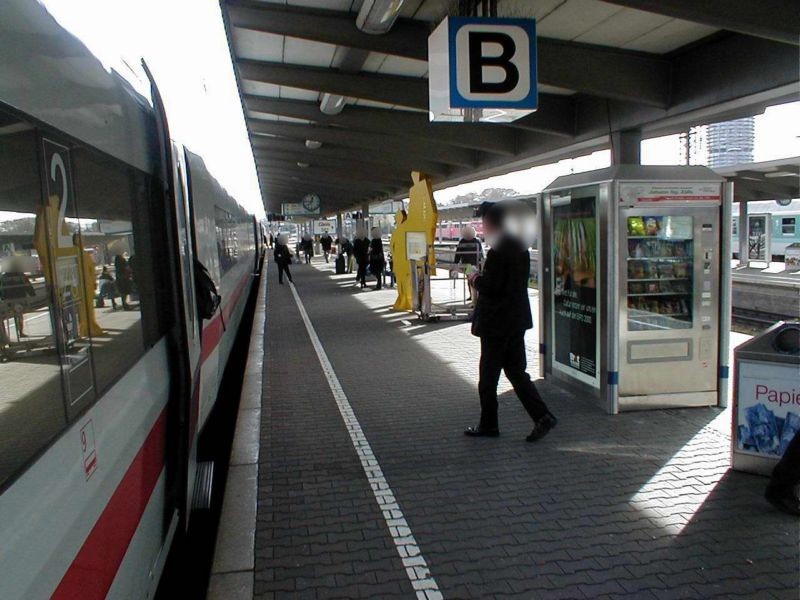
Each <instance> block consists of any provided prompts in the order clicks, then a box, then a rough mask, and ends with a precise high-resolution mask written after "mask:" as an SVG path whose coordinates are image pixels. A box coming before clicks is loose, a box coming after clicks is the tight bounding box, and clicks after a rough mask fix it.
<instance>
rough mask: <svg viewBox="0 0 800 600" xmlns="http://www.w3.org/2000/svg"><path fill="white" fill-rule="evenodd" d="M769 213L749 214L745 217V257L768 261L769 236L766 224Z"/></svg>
mask: <svg viewBox="0 0 800 600" xmlns="http://www.w3.org/2000/svg"><path fill="white" fill-rule="evenodd" d="M768 223H769V215H749V216H748V217H747V258H748V260H754V261H758V262H768V258H767V251H768V249H769V237H768V232H767V224H768Z"/></svg>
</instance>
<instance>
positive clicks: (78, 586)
mask: <svg viewBox="0 0 800 600" xmlns="http://www.w3.org/2000/svg"><path fill="white" fill-rule="evenodd" d="M251 276H252V275H251V274H250V273H247V274H246V275H244V276H243V277H242V278H241V280H240V281H239V283H238V284H237V286H236V289H235V290H234V292H233V294H232V296H231V301H230V302H227V303H226V304H225V307H224V308H223V309H222V314H221V315H217V316H216V317H215V318H214V319H213V320H212V321H211V322H210V323H209V324H208V326H206V328H205V329H203V345H202V354H201V357H200V365H202V364H203V363H204V362H205V361H206V359H207V358H208V357H209V356H210V355H211V353H212V352H213V351H214V349H215V348H216V347H217V346H218V345H219V342H220V340H221V339H222V335H223V333H224V329H223V327H222V319H223V318H224V319H226V320H227V319H228V318H230V316H231V315H232V314H233V310H234V309H235V308H236V305H237V304H238V302H239V298H240V297H241V295H242V291H243V290H244V288H245V284H246V283H247V281H248V279H250V277H251ZM199 390H200V382H199V377H198V378H196V381H195V385H194V390H193V391H192V399H191V406H190V411H191V412H190V424H189V425H190V428H191V435H192V438H193V437H194V432H195V430H196V427H197V419H198V418H199V414H198V413H199V403H200V393H199ZM165 458H166V409H165V410H164V411H162V412H161V414H160V415H159V417H158V420H157V421H156V423H155V425H153V428H152V429H151V430H150V433H149V434H148V436H147V439H146V440H145V442H144V444H143V445H142V447H141V448H140V449H139V452H138V454H137V455H136V458H134V459H133V462H132V463H131V465H130V466H129V467H128V470H127V471H126V472H125V476H124V477H123V478H122V481H121V482H120V484H119V486H117V489H116V490H115V491H114V494H113V495H112V496H111V499H110V500H109V501H108V504H107V505H106V507H105V508H104V509H103V513H102V514H101V515H100V518H99V519H98V520H97V522H96V523H95V524H94V527H93V528H92V531H91V532H90V533H89V535H88V537H87V538H86V540H85V541H84V543H83V546H82V547H81V549H80V551H79V552H78V554H77V556H76V557H75V559H74V560H73V561H72V564H71V565H70V567H69V569H68V570H67V572H66V574H65V575H64V578H63V579H62V580H61V583H59V585H58V588H57V589H56V591H55V593H54V594H53V596H52V598H54V599H56V600H78V599H79V600H94V599H95V598H97V599H98V600H101V599H102V598H105V597H106V594H107V593H108V590H109V589H111V584H112V583H113V581H114V578H115V577H116V575H117V570H118V569H119V566H120V564H122V560H123V558H124V557H125V552H126V551H127V549H128V546H129V545H130V543H131V540H132V539H133V535H134V534H135V533H136V528H137V527H138V526H139V521H141V518H142V515H143V514H144V511H145V509H146V508H147V504H148V503H149V501H150V497H151V496H152V494H153V490H154V489H155V486H156V483H157V482H158V477H159V475H160V474H161V470H162V469H163V468H164V464H165Z"/></svg>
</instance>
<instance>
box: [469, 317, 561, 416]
mask: <svg viewBox="0 0 800 600" xmlns="http://www.w3.org/2000/svg"><path fill="white" fill-rule="evenodd" d="M527 363H528V360H527V357H526V355H525V332H524V331H521V332H519V333H517V334H513V335H511V336H508V337H505V336H504V337H489V336H486V337H481V362H480V381H479V382H478V393H479V394H480V398H481V424H480V427H481V428H482V429H497V382H498V380H499V379H500V371H505V373H506V377H508V380H509V381H510V382H511V385H512V386H514V392H516V394H517V397H518V398H519V400H520V402H522V406H523V407H524V408H525V410H526V411H527V412H528V414H529V415H530V416H531V418H532V419H533V420H534V421H538V420H539V419H541V418H542V417H544V416H545V415H546V414H547V413H548V410H547V405H545V403H544V402H542V397H541V396H540V395H539V392H538V390H537V389H536V386H535V385H533V382H532V381H531V378H530V376H529V375H528V373H527V372H526V369H527Z"/></svg>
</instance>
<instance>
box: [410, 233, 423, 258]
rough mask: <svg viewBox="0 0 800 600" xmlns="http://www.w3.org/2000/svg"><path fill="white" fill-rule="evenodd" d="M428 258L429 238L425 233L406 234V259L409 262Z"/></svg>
mask: <svg viewBox="0 0 800 600" xmlns="http://www.w3.org/2000/svg"><path fill="white" fill-rule="evenodd" d="M427 256H428V238H427V236H426V235H425V232H424V231H407V232H406V257H407V258H408V260H425V258H426V257H427Z"/></svg>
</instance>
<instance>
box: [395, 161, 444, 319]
mask: <svg viewBox="0 0 800 600" xmlns="http://www.w3.org/2000/svg"><path fill="white" fill-rule="evenodd" d="M411 180H412V181H413V182H414V185H412V186H411V189H410V190H409V191H408V212H406V211H402V210H401V211H399V212H398V213H397V221H396V223H397V225H396V227H395V230H394V233H392V261H393V267H394V272H395V276H396V277H397V301H396V302H395V303H394V307H393V308H394V309H395V310H413V308H414V299H413V297H412V296H413V287H412V285H411V277H412V273H411V263H410V261H409V260H408V254H407V240H408V238H407V234H408V233H424V234H425V243H426V246H427V248H428V264H429V265H431V267H432V268H434V267H435V266H436V256H435V254H434V252H433V240H434V238H435V236H436V222H437V221H438V219H439V211H438V209H437V208H436V201H435V200H434V199H433V188H432V187H431V180H430V178H429V177H428V176H427V175H424V174H422V173H420V172H418V171H413V172H412V173H411Z"/></svg>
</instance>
